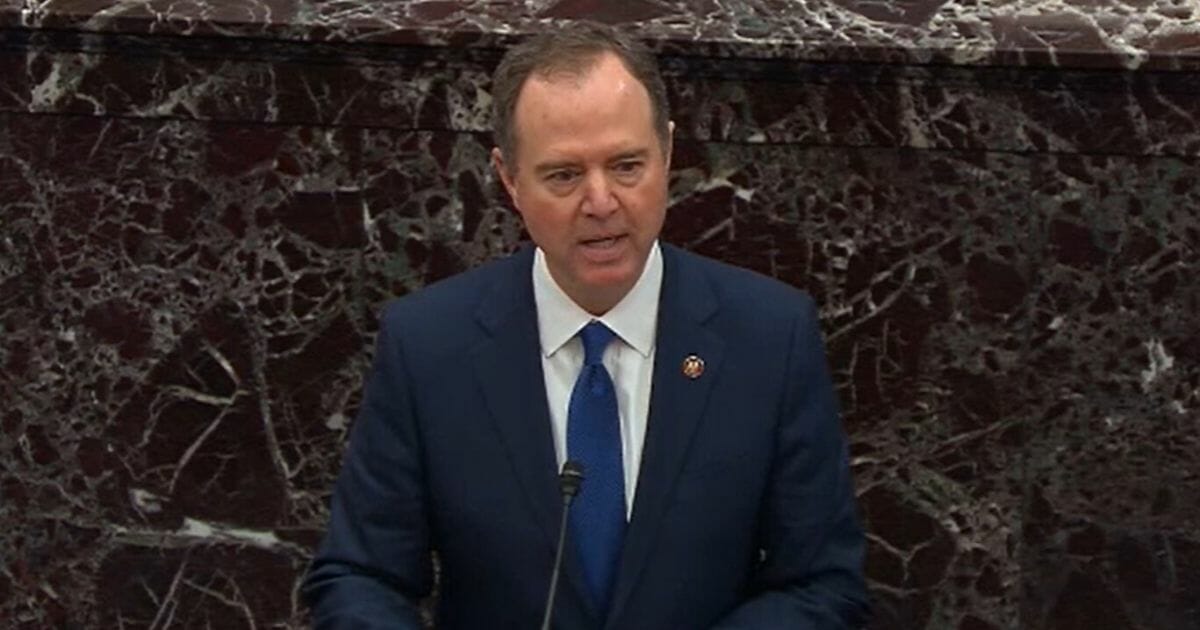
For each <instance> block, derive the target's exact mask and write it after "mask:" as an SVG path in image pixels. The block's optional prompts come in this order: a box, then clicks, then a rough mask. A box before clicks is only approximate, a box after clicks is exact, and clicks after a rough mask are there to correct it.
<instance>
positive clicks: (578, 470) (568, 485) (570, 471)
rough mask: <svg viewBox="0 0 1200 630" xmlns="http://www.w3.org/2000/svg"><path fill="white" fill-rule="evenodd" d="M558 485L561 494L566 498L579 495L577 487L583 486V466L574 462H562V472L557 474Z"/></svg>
mask: <svg viewBox="0 0 1200 630" xmlns="http://www.w3.org/2000/svg"><path fill="white" fill-rule="evenodd" d="M558 483H559V485H560V486H561V487H562V493H563V495H565V496H568V497H574V496H575V495H577V494H579V486H581V485H583V464H580V463H579V462H577V461H574V460H568V461H566V462H563V467H562V472H561V473H559V474H558Z"/></svg>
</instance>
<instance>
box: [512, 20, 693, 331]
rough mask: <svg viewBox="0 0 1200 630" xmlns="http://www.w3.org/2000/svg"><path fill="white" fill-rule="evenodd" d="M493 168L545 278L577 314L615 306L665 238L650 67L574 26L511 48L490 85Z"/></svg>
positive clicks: (658, 103)
mask: <svg viewBox="0 0 1200 630" xmlns="http://www.w3.org/2000/svg"><path fill="white" fill-rule="evenodd" d="M494 90H495V116H496V123H495V124H496V129H495V133H496V143H497V147H496V148H495V149H493V151H492V161H493V163H494V165H495V167H496V171H497V173H498V174H499V175H500V178H501V180H502V181H503V183H504V186H505V188H506V189H507V190H508V193H509V195H511V196H512V200H513V205H514V206H516V208H517V211H518V212H520V213H521V217H522V219H524V221H525V226H526V229H527V230H528V231H529V234H530V236H531V237H532V238H533V240H534V242H536V243H537V244H538V246H539V247H541V249H542V250H543V251H544V252H545V254H546V261H547V263H548V266H549V268H550V273H551V275H552V276H553V277H554V279H555V281H556V282H557V283H558V285H559V286H560V287H562V288H563V290H564V291H565V292H566V293H567V294H568V295H569V296H570V297H571V298H572V299H573V300H575V302H576V303H578V304H579V305H580V306H582V307H583V308H585V309H587V310H588V311H590V312H592V313H594V314H600V313H603V312H605V311H607V310H608V309H610V308H612V307H613V306H614V305H615V304H616V303H617V302H618V301H620V299H621V298H622V297H624V295H625V294H626V293H627V292H628V291H629V289H631V288H632V287H633V285H634V283H635V282H636V281H637V279H638V277H640V275H641V272H642V269H643V267H644V266H645V262H646V257H647V255H648V253H649V251H650V248H651V247H652V246H653V244H654V241H655V239H657V238H658V234H659V232H660V231H661V229H662V223H663V219H664V217H665V213H666V204H667V173H668V170H669V166H670V151H671V135H672V125H671V123H670V122H669V117H668V115H667V107H666V96H665V92H666V90H665V88H664V87H663V82H662V79H661V77H660V76H659V74H658V68H657V66H656V64H655V62H654V58H653V57H652V56H651V55H650V54H649V53H648V52H647V51H646V50H645V49H644V48H642V47H641V46H640V45H638V44H636V43H634V42H632V41H630V40H628V39H626V38H625V37H623V36H622V35H620V34H618V33H617V32H615V31H613V30H612V29H608V28H605V27H600V26H594V25H576V26H572V27H568V29H567V30H565V31H557V32H553V33H548V34H545V35H540V36H538V37H535V38H534V39H531V40H529V41H528V42H525V43H524V44H521V45H520V46H518V47H516V48H514V49H513V50H511V51H510V52H509V53H508V55H506V56H505V58H504V60H503V61H502V62H501V64H500V66H499V68H497V70H496V75H495V80H494Z"/></svg>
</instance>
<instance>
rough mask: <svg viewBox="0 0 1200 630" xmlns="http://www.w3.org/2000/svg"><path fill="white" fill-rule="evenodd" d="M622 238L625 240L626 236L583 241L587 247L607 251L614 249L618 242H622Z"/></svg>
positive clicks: (618, 235)
mask: <svg viewBox="0 0 1200 630" xmlns="http://www.w3.org/2000/svg"><path fill="white" fill-rule="evenodd" d="M622 238H624V236H622V235H620V234H617V235H614V236H604V237H601V238H587V239H583V241H582V242H583V245H584V246H585V247H595V248H597V249H606V248H609V247H613V246H614V245H616V244H617V242H618V241H620V240H621V239H622Z"/></svg>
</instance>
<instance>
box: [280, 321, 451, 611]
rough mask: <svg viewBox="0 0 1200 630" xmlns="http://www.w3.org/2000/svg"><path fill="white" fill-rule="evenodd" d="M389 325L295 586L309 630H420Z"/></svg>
mask: <svg viewBox="0 0 1200 630" xmlns="http://www.w3.org/2000/svg"><path fill="white" fill-rule="evenodd" d="M389 319H390V318H389V317H387V316H385V317H384V318H383V320H382V323H381V324H380V331H379V337H378V341H377V344H376V350H375V359H374V364H373V366H372V369H371V374H370V377H369V379H368V382H367V386H366V393H365V397H364V400H363V405H362V408H361V410H360V412H359V415H358V418H357V420H356V421H355V423H354V428H353V430H352V433H351V438H350V446H349V449H348V450H347V453H346V457H345V460H344V462H343V464H342V470H341V474H340V475H339V476H338V480H337V485H336V486H335V488H334V492H333V499H332V502H331V505H330V520H329V529H328V531H327V532H326V535H325V539H324V541H323V542H322V544H321V547H320V549H319V550H318V552H317V554H316V557H315V558H314V559H313V563H312V566H311V568H310V570H309V573H308V575H307V577H306V578H305V581H304V585H303V590H302V592H303V596H304V598H305V600H306V601H307V603H308V604H309V606H310V607H311V610H312V622H313V627H314V628H316V629H317V630H350V629H352V628H353V629H355V630H368V629H371V630H376V629H377V630H384V629H388V630H393V629H395V630H399V629H405V630H407V629H413V630H416V629H418V628H421V627H422V625H421V619H420V615H419V612H418V609H417V606H416V602H417V601H419V600H420V599H421V598H422V597H425V596H427V595H428V594H429V592H430V589H431V583H432V567H431V564H430V562H431V560H430V543H429V526H428V521H427V513H426V505H427V502H426V496H425V490H424V483H423V477H422V475H423V473H422V465H421V461H422V459H421V447H420V443H419V440H418V439H417V429H416V422H415V417H414V406H413V402H412V398H411V387H412V383H411V381H410V377H409V373H408V369H407V366H406V365H405V360H404V356H403V348H402V344H401V342H400V340H399V338H398V336H397V335H396V331H395V330H392V329H390V328H389ZM391 321H394V320H391Z"/></svg>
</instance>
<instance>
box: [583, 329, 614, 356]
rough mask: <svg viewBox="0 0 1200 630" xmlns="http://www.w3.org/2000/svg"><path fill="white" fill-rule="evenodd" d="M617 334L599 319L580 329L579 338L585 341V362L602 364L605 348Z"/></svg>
mask: <svg viewBox="0 0 1200 630" xmlns="http://www.w3.org/2000/svg"><path fill="white" fill-rule="evenodd" d="M615 336H616V333H614V332H613V331H612V330H610V329H609V328H608V326H605V325H604V324H602V323H600V321H599V320H593V321H592V322H591V323H590V324H588V325H587V326H584V327H583V328H582V329H580V330H579V339H580V340H581V341H583V364H584V365H600V364H601V363H602V362H603V360H604V349H605V348H607V347H608V344H609V343H610V342H611V341H612V340H613V337H615Z"/></svg>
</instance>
